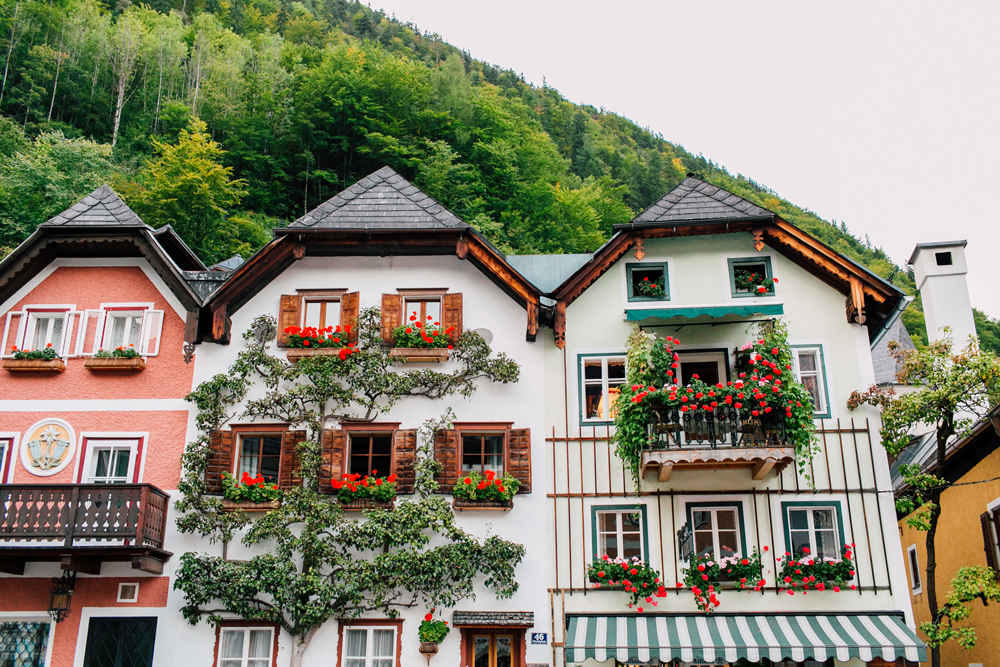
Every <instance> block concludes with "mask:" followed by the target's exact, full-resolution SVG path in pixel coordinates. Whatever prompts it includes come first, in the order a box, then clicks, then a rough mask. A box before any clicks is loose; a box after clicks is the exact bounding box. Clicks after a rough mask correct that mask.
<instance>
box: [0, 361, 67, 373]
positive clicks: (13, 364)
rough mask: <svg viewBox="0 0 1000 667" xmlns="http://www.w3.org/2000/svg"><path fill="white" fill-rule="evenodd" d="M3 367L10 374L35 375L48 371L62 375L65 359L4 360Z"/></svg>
mask: <svg viewBox="0 0 1000 667" xmlns="http://www.w3.org/2000/svg"><path fill="white" fill-rule="evenodd" d="M3 367H4V368H5V369H7V370H8V371H10V372H11V373H36V372H39V371H49V372H53V373H62V372H63V371H65V370H66V360H65V359H4V360H3Z"/></svg>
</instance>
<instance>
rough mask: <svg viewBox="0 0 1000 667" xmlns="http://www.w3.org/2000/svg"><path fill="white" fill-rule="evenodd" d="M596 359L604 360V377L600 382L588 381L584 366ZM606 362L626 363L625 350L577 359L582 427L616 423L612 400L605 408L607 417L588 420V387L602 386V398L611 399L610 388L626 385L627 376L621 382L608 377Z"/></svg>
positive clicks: (596, 353)
mask: <svg viewBox="0 0 1000 667" xmlns="http://www.w3.org/2000/svg"><path fill="white" fill-rule="evenodd" d="M595 359H601V360H602V362H601V373H602V376H601V378H600V380H599V381H598V380H596V379H589V380H588V379H587V378H586V377H585V373H584V364H585V362H586V361H587V360H590V361H593V360H595ZM604 360H613V361H619V360H621V361H622V362H624V361H625V351H624V350H623V351H621V352H594V353H589V352H588V353H586V354H579V355H577V358H576V380H577V385H578V386H579V393H578V394H577V395H578V397H579V401H580V426H595V425H604V424H614V423H615V420H614V418H613V417H612V416H611V406H610V403H611V400H608V401H607V403H608V405H606V406H604V410H605V415H606V416H605V417H600V418H599V417H594V418H588V417H587V387H588V386H597V385H598V384H599V385H600V386H601V395H602V396H607V397H609V399H610V396H611V392H610V388H611V387H612V386H615V387H617V386H619V385H623V384H625V376H624V375H623V376H622V377H621V378H620V381H619V379H617V378H616V379H612V378H610V377H608V375H609V374H608V372H607V370H608V366H607V363H606V361H604ZM612 383H615V384H614V385H612Z"/></svg>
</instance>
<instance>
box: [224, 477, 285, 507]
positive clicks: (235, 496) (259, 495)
mask: <svg viewBox="0 0 1000 667" xmlns="http://www.w3.org/2000/svg"><path fill="white" fill-rule="evenodd" d="M222 497H223V498H225V499H226V500H232V501H233V502H237V503H242V502H249V503H269V502H271V501H274V500H279V499H280V498H281V489H279V488H278V485H277V484H268V483H266V482H265V481H264V478H263V477H262V476H261V475H257V477H255V478H251V477H250V475H249V474H248V473H246V472H244V473H243V478H242V479H240V480H239V481H237V479H236V477H235V476H233V475H231V474H229V473H228V472H224V473H222Z"/></svg>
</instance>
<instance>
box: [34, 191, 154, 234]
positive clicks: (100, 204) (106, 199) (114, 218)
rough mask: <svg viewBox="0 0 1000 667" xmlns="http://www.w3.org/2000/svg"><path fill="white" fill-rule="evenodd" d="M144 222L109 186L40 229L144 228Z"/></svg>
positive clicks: (95, 192)
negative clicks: (71, 227) (93, 226)
mask: <svg viewBox="0 0 1000 667" xmlns="http://www.w3.org/2000/svg"><path fill="white" fill-rule="evenodd" d="M145 224H146V223H144V222H143V221H142V218H140V217H139V216H138V215H136V213H135V211H133V210H132V209H130V208H129V207H128V206H127V205H126V204H125V202H123V201H122V200H121V198H120V197H119V196H118V195H117V194H115V191H114V190H112V189H111V188H110V187H109V186H108V185H107V184H104V185H102V186H101V187H99V188H97V189H96V190H94V191H93V192H91V193H90V194H89V195H87V196H86V197H84V198H83V199H82V200H80V201H79V202H77V203H76V204H74V205H73V206H71V207H69V208H68V209H66V210H65V211H63V212H62V213H60V214H59V215H57V216H54V217H53V218H51V219H49V220H48V221H46V222H43V223H42V224H41V225H39V226H40V227H66V226H70V225H72V226H85V225H98V226H107V225H123V226H130V227H143V226H145Z"/></svg>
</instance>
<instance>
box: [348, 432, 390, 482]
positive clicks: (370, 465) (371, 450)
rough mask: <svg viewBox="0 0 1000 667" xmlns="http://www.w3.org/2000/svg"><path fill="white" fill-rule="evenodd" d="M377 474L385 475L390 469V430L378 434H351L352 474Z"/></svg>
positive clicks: (350, 468) (350, 469)
mask: <svg viewBox="0 0 1000 667" xmlns="http://www.w3.org/2000/svg"><path fill="white" fill-rule="evenodd" d="M372 471H378V472H377V474H378V475H380V476H383V477H384V476H385V475H388V474H390V473H391V471H392V432H391V431H390V432H388V433H378V434H361V433H358V434H354V433H352V434H351V449H350V466H349V472H350V473H351V474H352V475H361V476H362V477H364V476H365V475H369V474H375V473H373V472H372Z"/></svg>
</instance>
